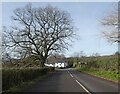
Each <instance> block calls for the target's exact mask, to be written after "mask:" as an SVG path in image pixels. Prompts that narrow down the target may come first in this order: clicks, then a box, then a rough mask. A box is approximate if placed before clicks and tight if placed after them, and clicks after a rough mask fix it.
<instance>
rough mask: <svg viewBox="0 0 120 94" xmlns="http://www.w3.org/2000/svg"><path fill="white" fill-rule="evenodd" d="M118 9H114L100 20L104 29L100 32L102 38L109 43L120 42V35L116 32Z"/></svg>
mask: <svg viewBox="0 0 120 94" xmlns="http://www.w3.org/2000/svg"><path fill="white" fill-rule="evenodd" d="M118 13H119V9H118V8H114V10H113V11H111V12H110V13H109V14H108V15H107V16H106V17H104V18H103V19H102V20H101V24H102V26H104V27H105V28H106V30H105V31H104V32H102V36H103V37H104V38H106V39H107V40H108V41H109V42H120V40H119V39H120V34H119V31H118V26H119V18H118Z"/></svg>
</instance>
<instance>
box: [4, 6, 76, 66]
mask: <svg viewBox="0 0 120 94" xmlns="http://www.w3.org/2000/svg"><path fill="white" fill-rule="evenodd" d="M12 19H13V21H15V22H16V26H13V27H12V30H5V31H4V32H6V34H5V35H4V36H3V37H4V38H5V40H7V41H4V43H3V46H5V47H8V48H15V49H21V51H23V53H24V54H25V55H26V54H27V55H28V56H30V55H34V56H36V57H37V58H38V60H40V62H41V65H42V66H44V63H45V62H46V60H47V58H48V56H49V55H51V54H52V53H54V52H60V51H62V50H63V49H67V47H68V45H69V44H68V43H67V41H66V40H67V39H71V38H72V37H73V36H74V27H73V25H72V19H71V17H70V15H69V13H67V12H66V11H63V10H60V9H58V8H56V7H52V6H50V5H48V6H46V7H43V8H42V7H39V8H33V7H32V5H31V4H28V5H26V6H25V7H24V8H17V9H16V10H15V11H14V16H13V17H12ZM17 52H18V51H17ZM23 53H21V54H23Z"/></svg>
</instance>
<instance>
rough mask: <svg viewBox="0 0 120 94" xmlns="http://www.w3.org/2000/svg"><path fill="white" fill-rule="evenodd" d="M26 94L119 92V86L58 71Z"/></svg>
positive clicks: (102, 80) (69, 70)
mask: <svg viewBox="0 0 120 94" xmlns="http://www.w3.org/2000/svg"><path fill="white" fill-rule="evenodd" d="M24 92H87V93H88V94H93V92H106V93H105V94H107V92H109V93H110V92H112V94H113V93H114V92H115V93H116V92H118V84H115V83H113V82H111V81H107V80H104V79H99V78H96V77H93V76H90V75H88V74H85V73H82V72H78V71H75V70H73V69H58V70H56V72H55V73H53V74H51V75H50V76H49V77H48V78H45V79H44V80H42V81H40V82H39V83H37V84H36V85H34V86H31V87H30V88H28V89H26V90H24Z"/></svg>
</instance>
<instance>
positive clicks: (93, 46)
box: [2, 2, 118, 56]
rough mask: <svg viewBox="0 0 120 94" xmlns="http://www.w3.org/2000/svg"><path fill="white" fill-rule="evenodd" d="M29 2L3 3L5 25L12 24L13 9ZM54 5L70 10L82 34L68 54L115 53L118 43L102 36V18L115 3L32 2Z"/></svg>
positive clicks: (39, 4) (77, 28) (37, 4)
mask: <svg viewBox="0 0 120 94" xmlns="http://www.w3.org/2000/svg"><path fill="white" fill-rule="evenodd" d="M26 4H27V3H25V2H24V3H18V2H16V3H8V2H6V3H3V4H2V17H3V19H2V22H3V25H4V26H7V27H9V26H11V25H13V22H12V20H11V16H12V15H14V14H13V10H15V9H16V8H20V7H24V6H25V5H26ZM48 4H50V5H52V6H55V7H58V8H60V9H62V10H65V11H68V12H69V13H70V15H71V17H72V19H73V22H74V26H75V27H76V30H77V35H79V36H80V38H78V39H77V40H75V39H74V42H72V43H71V44H72V47H69V50H68V51H66V52H65V55H66V56H72V55H73V54H74V53H76V52H78V53H79V52H80V51H83V52H84V53H85V54H86V55H92V54H93V53H100V55H110V54H113V53H115V52H116V51H117V50H118V49H117V44H110V43H108V42H107V41H106V40H105V39H102V38H100V33H101V32H102V30H103V29H102V26H101V25H100V20H101V19H102V18H103V17H104V16H105V15H107V12H108V11H110V10H112V8H113V5H114V4H113V3H112V2H107V3H93V2H90V3H88V2H86V3H68V2H67V3H65V2H63V3H60V2H59V3H58V2H57V3H41V2H40V3H38V2H37V3H32V5H33V7H43V6H46V5H48Z"/></svg>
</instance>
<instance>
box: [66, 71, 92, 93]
mask: <svg viewBox="0 0 120 94" xmlns="http://www.w3.org/2000/svg"><path fill="white" fill-rule="evenodd" d="M68 73H69V74H70V76H71V77H72V78H73V79H74V80H75V81H76V82H77V83H78V84H79V85H80V86H81V87H82V88H83V89H84V90H85V91H86V92H87V93H88V94H91V93H90V92H89V91H88V90H87V89H86V88H85V87H84V86H83V85H82V84H81V83H80V82H79V81H78V80H76V79H75V78H74V77H73V75H72V74H71V73H70V72H69V71H68Z"/></svg>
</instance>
